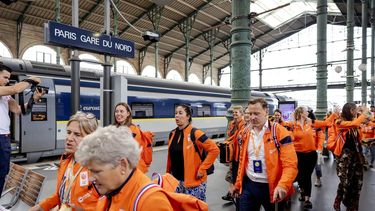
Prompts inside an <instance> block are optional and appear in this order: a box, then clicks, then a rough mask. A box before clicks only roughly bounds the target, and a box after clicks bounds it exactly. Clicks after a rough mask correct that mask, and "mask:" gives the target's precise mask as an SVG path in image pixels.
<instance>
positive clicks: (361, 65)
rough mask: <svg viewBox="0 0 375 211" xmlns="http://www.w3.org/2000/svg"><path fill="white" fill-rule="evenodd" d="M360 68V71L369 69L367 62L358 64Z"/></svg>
mask: <svg viewBox="0 0 375 211" xmlns="http://www.w3.org/2000/svg"><path fill="white" fill-rule="evenodd" d="M358 69H359V70H360V71H362V72H363V71H366V69H367V67H366V64H363V63H362V64H360V65H359V66H358Z"/></svg>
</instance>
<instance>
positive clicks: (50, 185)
mask: <svg viewBox="0 0 375 211" xmlns="http://www.w3.org/2000/svg"><path fill="white" fill-rule="evenodd" d="M166 156H167V149H166V146H162V147H157V148H156V149H155V151H154V159H153V160H154V161H153V163H152V165H151V167H150V172H151V173H152V172H160V173H163V172H164V171H165V166H166ZM56 162H57V160H56ZM51 164H53V161H49V162H47V163H37V164H33V165H25V166H26V167H28V168H33V169H36V171H37V172H38V173H41V174H43V175H45V176H46V180H45V184H44V186H43V188H42V192H41V197H40V198H41V199H43V198H46V197H47V196H49V195H50V194H52V193H53V192H54V191H55V187H56V168H53V167H52V168H51V167H50V166H51ZM46 166H47V167H46ZM227 170H228V167H227V166H225V165H223V164H220V163H219V162H218V161H216V163H215V173H214V174H212V175H210V176H209V178H208V184H207V202H208V204H209V209H210V210H212V211H220V210H222V211H235V207H234V205H233V204H231V203H227V202H226V201H223V200H222V199H221V196H222V195H224V194H225V193H226V192H227V188H228V184H227V183H226V182H225V181H224V177H225V174H226V172H227ZM151 173H149V176H150V174H151ZM312 181H313V182H314V181H315V175H313V178H312ZM337 184H338V178H337V176H336V165H335V163H334V160H333V158H332V156H331V157H329V158H326V159H325V163H324V165H323V178H322V187H320V188H316V187H313V189H312V198H311V201H312V203H313V209H312V210H316V211H326V210H327V211H328V210H333V208H332V204H333V200H334V197H335V194H336V188H337ZM374 199H375V169H370V170H368V171H365V174H364V185H363V188H362V192H361V199H360V210H361V211H371V210H375V200H374ZM2 203H3V202H2V201H1V200H0V204H2ZM11 210H14V211H25V210H28V206H26V205H25V204H23V203H21V202H18V204H16V206H14V207H13V208H12V209H11ZM289 210H291V211H295V210H303V205H302V203H301V202H299V201H298V200H297V197H296V194H295V195H294V196H293V198H292V205H291V208H290V209H289ZM342 210H345V207H344V206H343V205H342Z"/></svg>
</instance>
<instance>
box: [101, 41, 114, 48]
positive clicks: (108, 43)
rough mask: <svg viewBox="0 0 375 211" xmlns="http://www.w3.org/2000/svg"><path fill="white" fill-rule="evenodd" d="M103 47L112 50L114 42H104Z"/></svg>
mask: <svg viewBox="0 0 375 211" xmlns="http://www.w3.org/2000/svg"><path fill="white" fill-rule="evenodd" d="M103 47H107V48H112V41H109V40H103Z"/></svg>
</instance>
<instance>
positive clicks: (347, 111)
mask: <svg viewBox="0 0 375 211" xmlns="http://www.w3.org/2000/svg"><path fill="white" fill-rule="evenodd" d="M355 108H357V106H356V105H355V103H345V105H344V107H342V112H341V118H342V119H343V120H344V121H352V120H353V119H354V117H355V116H354V115H353V114H352V112H351V110H352V109H355Z"/></svg>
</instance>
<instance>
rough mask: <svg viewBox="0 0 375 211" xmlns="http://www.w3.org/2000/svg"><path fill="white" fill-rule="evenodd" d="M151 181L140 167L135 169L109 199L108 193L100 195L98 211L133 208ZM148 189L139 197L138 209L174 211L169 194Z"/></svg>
mask: <svg viewBox="0 0 375 211" xmlns="http://www.w3.org/2000/svg"><path fill="white" fill-rule="evenodd" d="M149 183H151V180H150V179H149V178H148V177H147V176H146V175H144V174H143V173H142V172H141V171H140V170H139V169H135V170H134V171H133V173H132V175H131V176H130V179H129V180H128V181H127V182H126V184H125V185H124V186H123V187H122V188H121V190H120V191H119V192H118V193H117V194H115V195H113V196H112V197H111V199H108V198H107V196H106V195H104V196H102V197H100V199H99V201H98V204H97V206H96V210H97V211H118V210H133V208H134V207H133V206H134V202H135V200H136V198H137V196H138V193H139V192H140V191H141V190H142V188H143V187H144V186H146V185H147V184H149ZM149 193H151V191H146V192H145V193H144V194H143V195H142V196H141V197H140V199H139V203H138V208H137V210H140V211H143V210H155V211H172V210H173V208H172V206H171V204H170V203H169V200H168V198H167V196H165V194H164V193H163V192H159V191H158V192H154V193H152V194H149Z"/></svg>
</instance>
